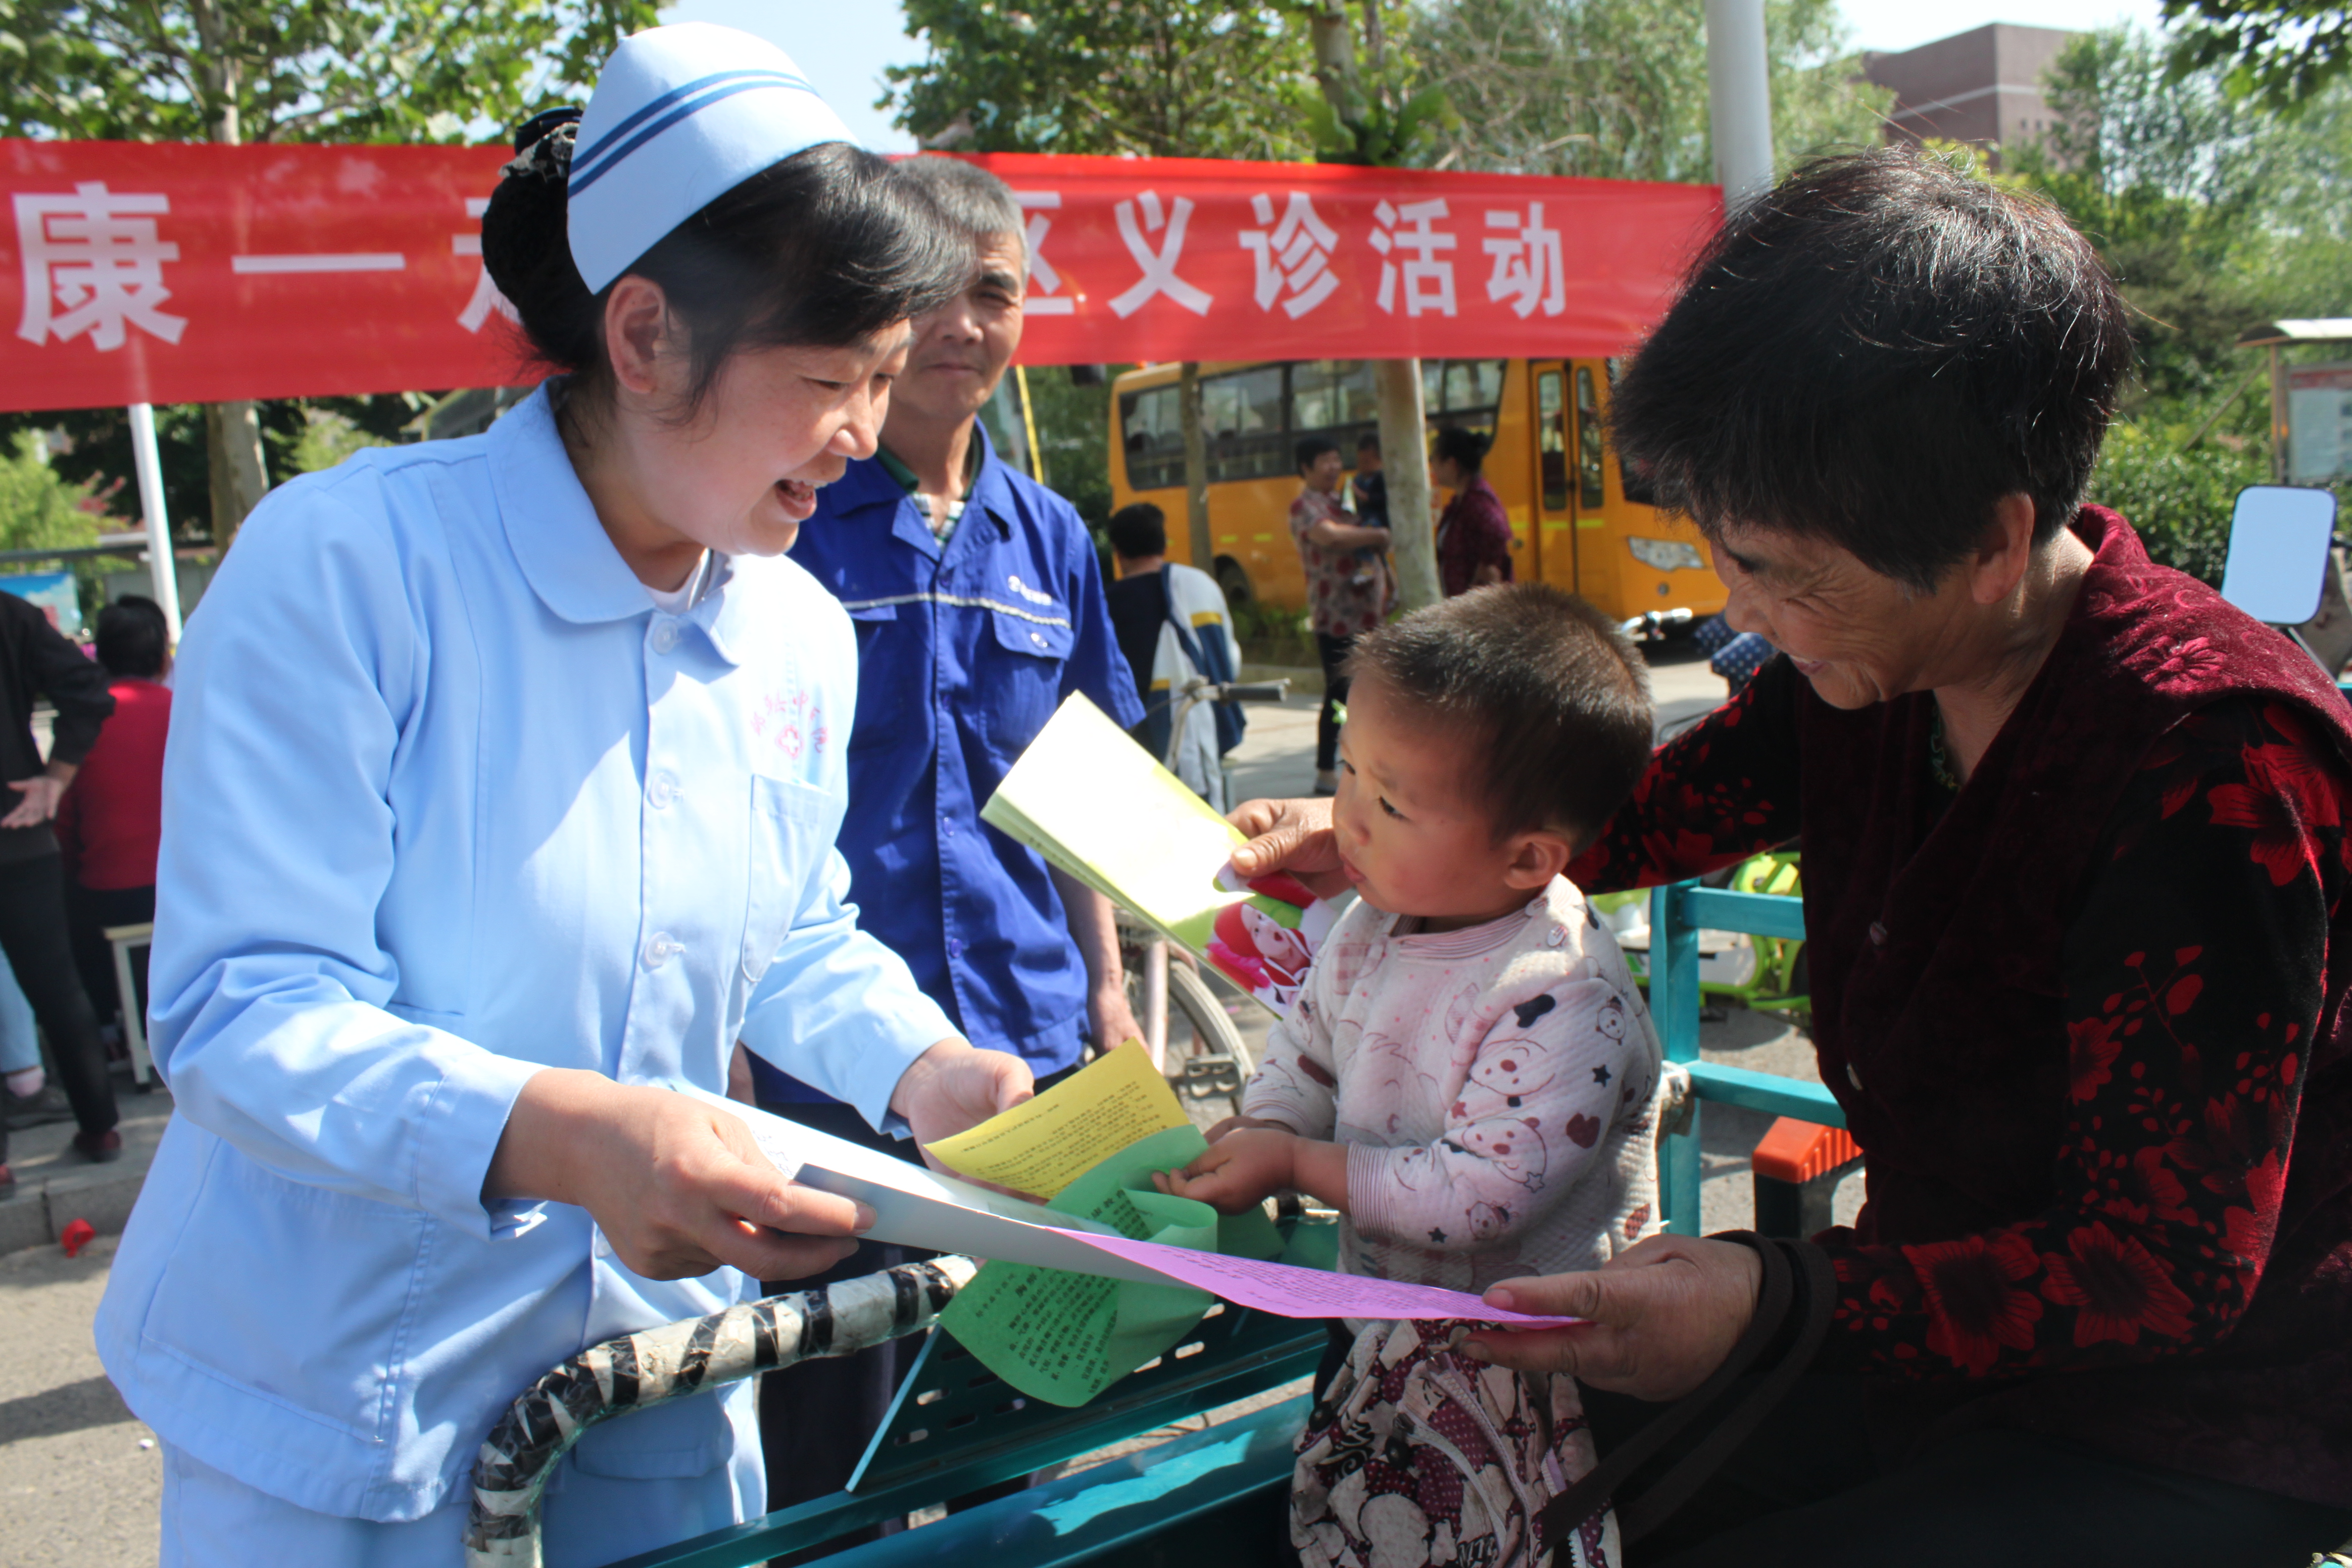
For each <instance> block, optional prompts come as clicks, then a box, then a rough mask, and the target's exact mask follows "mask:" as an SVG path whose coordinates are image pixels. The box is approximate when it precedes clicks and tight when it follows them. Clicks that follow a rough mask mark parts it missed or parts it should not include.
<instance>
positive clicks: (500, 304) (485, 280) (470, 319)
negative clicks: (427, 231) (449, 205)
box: [449, 196, 522, 332]
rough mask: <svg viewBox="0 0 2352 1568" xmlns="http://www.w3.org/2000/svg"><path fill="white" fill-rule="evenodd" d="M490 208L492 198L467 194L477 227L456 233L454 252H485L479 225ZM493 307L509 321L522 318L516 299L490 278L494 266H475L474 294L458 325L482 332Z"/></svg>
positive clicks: (451, 245)
mask: <svg viewBox="0 0 2352 1568" xmlns="http://www.w3.org/2000/svg"><path fill="white" fill-rule="evenodd" d="M489 210H490V198H489V197H488V196H467V198H466V216H467V217H469V218H472V219H473V220H474V222H475V225H476V226H475V227H474V228H473V229H472V230H471V231H470V232H467V233H464V234H453V235H451V236H450V237H449V251H450V254H451V255H453V256H477V257H478V256H479V255H481V254H482V231H481V228H480V224H481V221H482V215H483V214H484V213H486V212H488V211H489ZM493 310H496V311H497V312H498V313H499V315H501V316H504V317H505V318H506V319H507V320H508V321H521V320H522V317H521V316H520V314H518V313H517V312H516V310H515V308H514V303H513V301H512V300H509V299H508V298H507V297H506V296H505V295H504V294H501V293H499V286H498V285H497V284H496V283H493V282H491V281H490V269H489V268H488V267H477V268H474V297H473V298H472V299H470V300H467V301H466V308H465V309H464V310H460V311H458V312H457V324H458V325H459V326H461V327H463V328H465V329H466V330H467V331H469V332H478V331H481V330H482V323H483V322H485V321H488V320H489V319H490V312H491V311H493Z"/></svg>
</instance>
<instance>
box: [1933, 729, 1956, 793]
mask: <svg viewBox="0 0 2352 1568" xmlns="http://www.w3.org/2000/svg"><path fill="white" fill-rule="evenodd" d="M1927 772H1928V773H1929V774H1930V775H1931V776H1932V777H1933V778H1934V779H1935V781H1936V783H1937V784H1938V785H1940V786H1942V788H1943V789H1944V790H1945V791H1947V792H1948V793H1949V794H1952V795H1958V794H1959V793H1960V775H1959V774H1958V773H1955V772H1953V771H1952V759H1951V755H1950V753H1949V752H1946V751H1945V750H1944V715H1943V711H1942V710H1940V709H1938V710H1936V711H1935V712H1934V713H1933V714H1932V715H1931V716H1930V717H1929V718H1928V721H1927Z"/></svg>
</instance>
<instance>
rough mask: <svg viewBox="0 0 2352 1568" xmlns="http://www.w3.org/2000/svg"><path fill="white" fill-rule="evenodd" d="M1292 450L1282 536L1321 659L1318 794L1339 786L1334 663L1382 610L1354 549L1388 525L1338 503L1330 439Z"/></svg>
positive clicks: (1381, 577) (1342, 696)
mask: <svg viewBox="0 0 2352 1568" xmlns="http://www.w3.org/2000/svg"><path fill="white" fill-rule="evenodd" d="M1297 458H1298V482H1299V489H1298V499H1297V500H1294V501H1292V502H1291V503H1290V537H1291V541H1292V542H1294V543H1296V544H1297V546H1298V563H1299V565H1300V566H1301V567H1302V568H1303V569H1304V570H1305V572H1306V574H1307V624H1308V625H1309V626H1313V627H1314V629H1315V652H1316V655H1317V657H1318V658H1320V659H1321V660H1322V663H1323V711H1322V713H1321V715H1320V716H1319V717H1318V719H1317V720H1316V721H1315V793H1316V794H1317V795H1331V794H1333V793H1335V792H1336V791H1337V790H1338V789H1339V773H1337V772H1336V771H1335V770H1336V769H1337V768H1338V767H1339V705H1340V704H1341V703H1343V702H1345V701H1347V700H1348V680H1347V677H1345V676H1343V675H1341V674H1340V673H1339V667H1340V666H1341V665H1342V664H1344V663H1346V662H1347V658H1348V650H1349V648H1350V647H1354V646H1355V643H1356V639H1357V638H1358V637H1361V636H1362V635H1363V634H1364V633H1366V632H1368V631H1370V630H1371V629H1372V628H1373V627H1374V626H1379V625H1380V624H1381V616H1382V615H1383V614H1384V613H1386V611H1387V609H1388V574H1387V573H1386V572H1384V571H1382V570H1381V567H1380V564H1379V563H1378V561H1377V559H1375V561H1374V563H1373V564H1372V567H1371V569H1370V571H1369V572H1367V571H1365V570H1364V569H1363V563H1362V561H1361V559H1360V555H1361V552H1367V551H1377V550H1385V549H1387V548H1388V543H1389V531H1388V530H1387V529H1385V528H1366V527H1364V526H1362V525H1361V524H1360V523H1358V522H1357V521H1356V520H1355V519H1354V518H1352V517H1350V516H1349V515H1348V510H1347V509H1346V508H1345V507H1343V506H1341V505H1340V504H1339V480H1340V479H1341V477H1342V476H1343V475H1344V474H1345V472H1346V468H1345V467H1344V465H1343V464H1342V463H1341V462H1340V459H1339V443H1338V442H1337V441H1333V440H1331V439H1329V438H1328V437H1322V436H1309V437H1307V439H1305V440H1304V441H1301V442H1299V443H1298V449H1297Z"/></svg>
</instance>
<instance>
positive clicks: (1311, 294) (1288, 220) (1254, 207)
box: [1242, 191, 1339, 321]
mask: <svg viewBox="0 0 2352 1568" xmlns="http://www.w3.org/2000/svg"><path fill="white" fill-rule="evenodd" d="M1250 213H1251V215H1252V216H1255V218H1256V219H1257V221H1258V225H1259V226H1258V227H1256V228H1245V229H1244V230H1242V247H1243V248H1244V249H1245V250H1247V251H1248V252H1249V253H1250V255H1251V257H1252V258H1254V259H1255V261H1256V263H1257V288H1256V289H1255V291H1254V294H1253V298H1255V300H1257V308H1258V309H1259V310H1273V309H1274V305H1275V301H1276V300H1278V299H1281V297H1282V293H1283V291H1284V290H1285V289H1288V290H1289V292H1290V298H1289V299H1287V300H1282V309H1283V313H1284V314H1286V315H1287V316H1288V317H1289V318H1290V319H1291V320H1292V321H1297V320H1298V318H1299V317H1301V316H1303V315H1305V314H1307V311H1309V310H1313V309H1315V307H1316V306H1318V305H1319V304H1321V303H1322V302H1323V301H1324V300H1328V299H1329V298H1330V297H1331V295H1332V293H1333V292H1334V291H1335V290H1337V289H1339V274H1338V273H1336V272H1334V271H1332V270H1331V252H1332V251H1333V250H1334V249H1336V248H1337V247H1338V246H1339V235H1338V233H1336V232H1335V231H1334V230H1333V229H1332V227H1331V226H1330V225H1328V224H1327V223H1325V222H1324V221H1323V220H1322V218H1321V217H1319V216H1317V214H1316V211H1315V204H1314V202H1312V201H1311V200H1309V199H1308V198H1307V193H1306V192H1305V191H1292V192H1290V193H1289V199H1288V200H1287V201H1286V202H1285V203H1284V204H1283V208H1282V221H1281V222H1280V223H1276V222H1275V221H1274V198H1273V197H1272V196H1269V195H1266V194H1265V192H1263V191H1261V192H1259V193H1258V194H1257V195H1255V196H1252V197H1251V198H1250ZM1269 225H1271V227H1268V226H1269Z"/></svg>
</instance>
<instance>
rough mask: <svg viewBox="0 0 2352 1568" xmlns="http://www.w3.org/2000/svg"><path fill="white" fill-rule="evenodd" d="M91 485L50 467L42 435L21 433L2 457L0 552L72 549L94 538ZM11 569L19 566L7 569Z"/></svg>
mask: <svg viewBox="0 0 2352 1568" xmlns="http://www.w3.org/2000/svg"><path fill="white" fill-rule="evenodd" d="M87 500H89V487H88V486H87V485H78V484H75V483H72V482H71V481H70V480H68V479H65V478H64V477H63V476H61V475H60V474H58V471H57V469H55V468H51V467H50V466H49V463H48V461H47V458H46V456H45V454H44V453H43V452H42V450H41V443H40V438H39V437H37V436H36V435H34V434H33V433H32V432H31V431H29V430H25V431H19V432H17V433H16V436H15V437H12V438H11V439H10V440H9V442H8V446H7V455H6V456H5V457H0V550H57V549H71V548H73V547H75V546H78V545H86V544H89V543H92V542H95V541H96V540H97V538H98V519H97V518H96V517H95V516H94V515H92V514H91V513H90V512H89V511H88V510H84V505H83V503H84V502H86V501H87ZM7 570H11V571H14V570H18V569H17V568H13V567H12V568H8V569H7Z"/></svg>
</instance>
